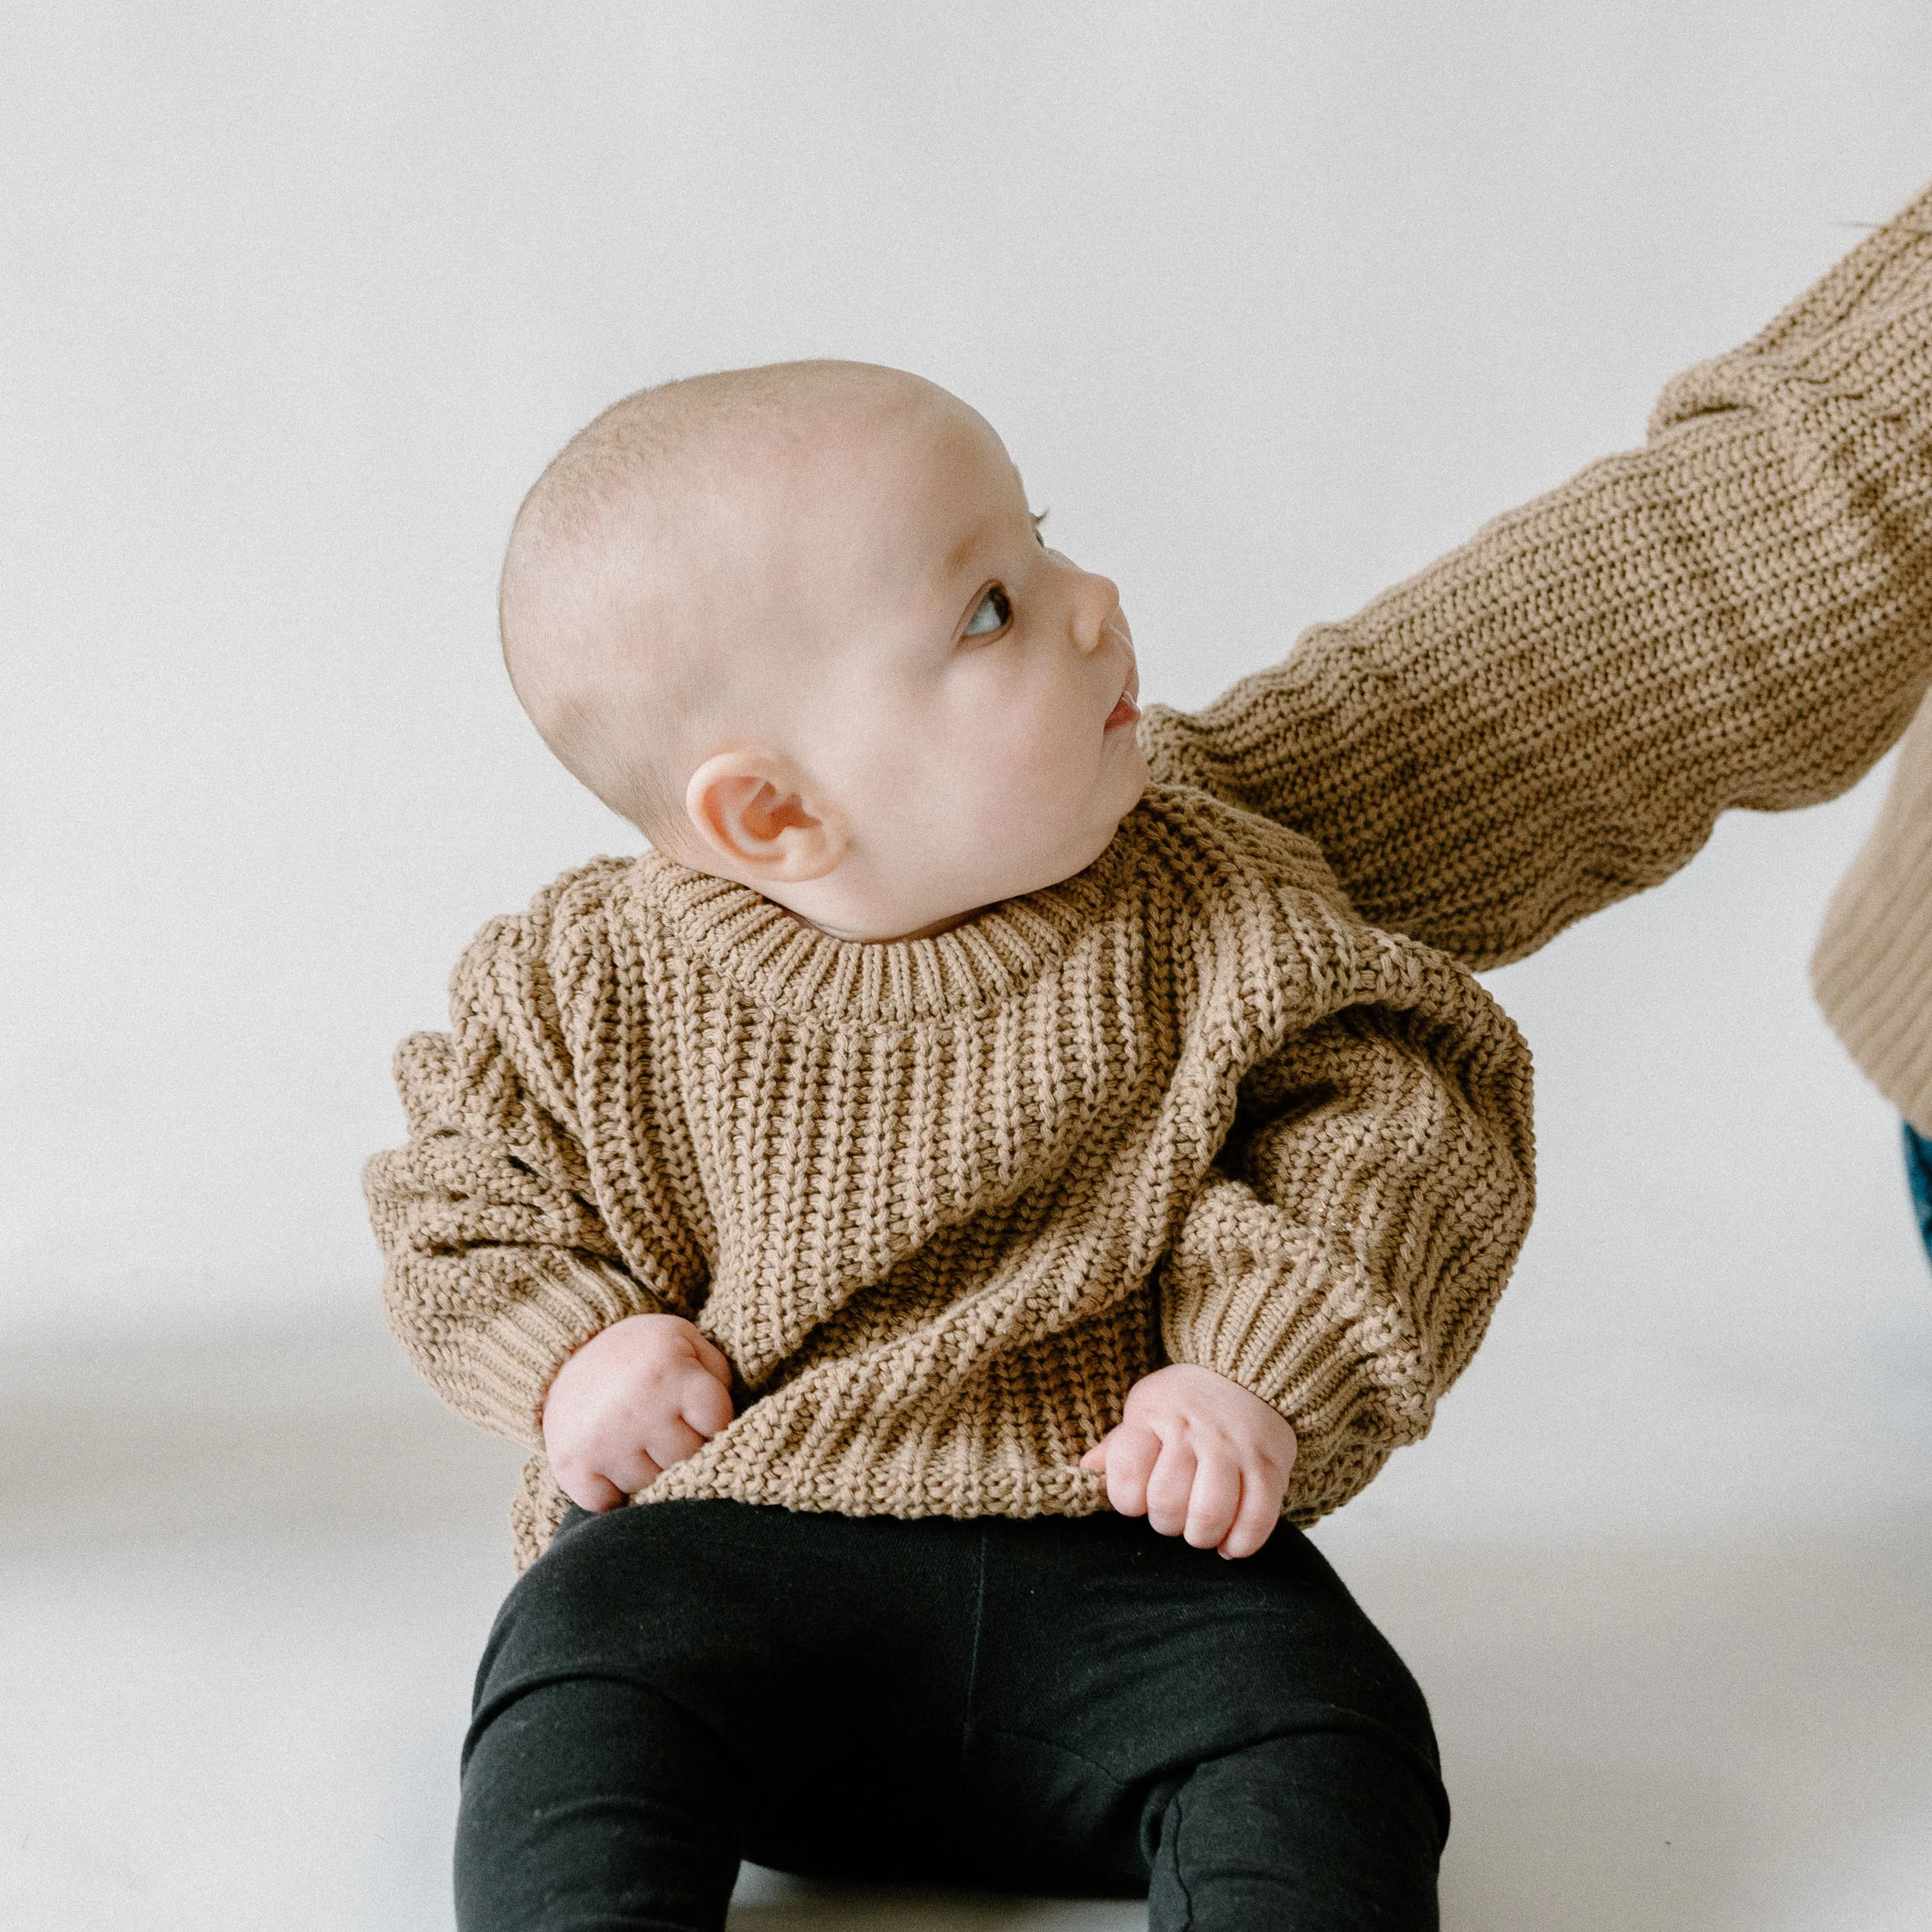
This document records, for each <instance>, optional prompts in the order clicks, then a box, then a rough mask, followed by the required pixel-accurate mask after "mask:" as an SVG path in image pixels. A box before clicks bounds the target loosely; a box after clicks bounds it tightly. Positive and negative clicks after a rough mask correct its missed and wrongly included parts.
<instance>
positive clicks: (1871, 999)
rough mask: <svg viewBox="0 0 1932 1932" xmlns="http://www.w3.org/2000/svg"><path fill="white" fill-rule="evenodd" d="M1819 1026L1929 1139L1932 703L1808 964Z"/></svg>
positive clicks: (1918, 721)
mask: <svg viewBox="0 0 1932 1932" xmlns="http://www.w3.org/2000/svg"><path fill="white" fill-rule="evenodd" d="M1811 981H1812V984H1813V986H1814V987H1815V988H1816V989H1817V994H1818V1004H1820V1006H1821V1007H1823V1008H1824V1010H1825V1017H1826V1019H1829V1021H1830V1022H1832V1025H1833V1026H1834V1027H1835V1028H1837V1029H1838V1037H1839V1038H1840V1039H1841V1040H1843V1042H1844V1043H1845V1046H1846V1049H1847V1050H1848V1051H1849V1052H1850V1054H1851V1055H1852V1058H1853V1059H1854V1060H1855V1061H1857V1062H1858V1064H1859V1065H1860V1066H1861V1067H1863V1068H1864V1070H1865V1072H1866V1073H1867V1075H1869V1076H1870V1079H1871V1081H1872V1083H1873V1085H1874V1086H1876V1088H1878V1090H1879V1092H1880V1093H1882V1094H1883V1095H1884V1096H1885V1098H1886V1099H1887V1100H1889V1101H1890V1102H1891V1104H1892V1105H1893V1106H1894V1107H1896V1108H1897V1109H1898V1111H1899V1112H1900V1113H1901V1114H1903V1115H1904V1116H1905V1118H1906V1119H1907V1120H1908V1121H1910V1122H1911V1123H1912V1125H1913V1126H1914V1127H1916V1128H1917V1129H1918V1131H1919V1132H1920V1133H1921V1134H1925V1135H1932V699H1928V700H1927V701H1926V702H1925V703H1923V704H1921V706H1919V707H1918V716H1917V717H1916V718H1914V719H1913V720H1912V728H1911V729H1910V730H1909V731H1907V732H1906V734H1905V742H1904V743H1903V745H1900V748H1899V753H1898V769H1897V771H1896V772H1894V773H1893V774H1892V780H1891V790H1889V791H1888V792H1887V793H1885V804H1884V806H1883V808H1882V809H1881V810H1880V811H1879V817H1878V823H1876V825H1874V826H1873V827H1872V830H1871V836H1870V838H1867V840H1866V841H1865V843H1864V847H1863V849H1862V850H1861V851H1860V852H1859V853H1858V856H1857V857H1856V858H1855V859H1853V860H1852V866H1851V869H1850V870H1849V871H1848V872H1846V874H1845V876H1844V877H1843V880H1841V882H1840V883H1839V886H1838V890H1837V892H1835V893H1834V894H1833V895H1832V904H1831V907H1830V908H1829V910H1828V911H1827V913H1826V916H1825V926H1824V930H1823V932H1820V935H1818V947H1817V951H1816V952H1815V953H1814V954H1813V955H1812V959H1811Z"/></svg>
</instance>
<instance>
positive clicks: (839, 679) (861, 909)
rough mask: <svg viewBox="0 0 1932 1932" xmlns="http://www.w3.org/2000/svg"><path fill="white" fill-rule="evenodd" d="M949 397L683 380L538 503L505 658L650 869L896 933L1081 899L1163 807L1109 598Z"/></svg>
mask: <svg viewBox="0 0 1932 1932" xmlns="http://www.w3.org/2000/svg"><path fill="white" fill-rule="evenodd" d="M1036 525H1037V519H1036V518H1035V517H1034V516H1033V515H1032V514H1031V511H1029V509H1028V505H1027V499H1026V494H1025V490H1023V488H1022V486H1021V483H1020V478H1019V472H1018V471H1017V470H1016V469H1015V468H1014V467H1013V461H1012V459H1011V458H1010V457H1009V456H1008V455H1007V452H1006V450H1005V449H1004V446H1002V445H1001V442H1000V440H999V438H998V437H997V436H995V434H994V433H993V431H992V428H990V427H989V425H988V424H987V423H986V422H985V421H984V419H982V418H981V417H980V416H977V415H976V414H975V413H974V411H972V410H970V409H968V407H966V405H965V404H964V403H962V402H961V401H959V399H958V398H956V397H953V396H951V395H948V394H947V392H945V391H944V389H938V388H936V387H935V386H934V385H933V384H932V383H927V382H923V381H922V380H920V379H919V378H918V377H915V376H908V375H904V374H901V373H900V372H899V371H896V370H891V369H882V368H874V367H873V366H871V365H869V364H865V363H853V362H798V363H783V364H779V365H775V366H774V367H772V368H764V369H747V370H740V371H732V372H730V373H727V374H722V375H715V376H699V377H693V378H691V380H688V381H685V382H679V383H667V384H666V385H664V386H663V387H662V388H660V389H647V390H645V391H643V392H641V393H640V394H639V395H634V396H631V397H628V398H625V400H624V401H622V402H620V403H618V404H616V405H615V406H614V407H612V408H610V409H609V410H606V411H605V412H604V414H603V415H601V416H599V417H598V419H596V421H595V422H593V423H592V424H591V425H589V428H586V429H585V430H584V431H582V432H581V433H580V434H579V435H577V437H575V438H574V440H572V441H571V443H570V444H569V445H568V446H567V447H566V448H565V450H564V451H563V452H562V455H559V457H558V458H556V461H555V462H553V463H551V465H550V467H549V468H548V469H546V470H545V471H544V474H543V475H542V476H541V478H539V479H538V482H537V484H536V486H535V488H534V489H532V490H531V492H530V493H529V496H528V497H527V498H526V499H525V500H524V503H523V508H522V509H521V510H520V511H519V512H518V514H517V521H516V525H515V527H514V529H513V530H512V532H511V537H510V547H509V554H508V556H507V558H506V559H505V562H504V565H503V584H502V604H501V609H502V628H503V654H504V658H505V662H506V663H507V664H508V667H509V670H510V676H511V681H512V682H513V683H514V685H515V687H516V690H517V696H518V697H520V699H521V700H522V701H523V706H524V708H525V709H526V710H527V711H528V712H529V715H530V716H531V718H532V721H534V722H535V724H536V727H537V728H538V730H539V731H540V732H541V733H542V734H543V736H544V741H545V742H547V744H548V745H550V748H551V749H552V750H553V751H555V752H556V754H557V755H558V757H560V758H561V759H562V760H563V762H564V763H565V765H567V766H568V767H569V768H570V769H571V771H572V772H574V773H575V774H576V775H577V777H578V778H581V779H582V780H583V782H584V783H585V784H587V785H588V786H589V787H590V789H591V790H592V791H594V792H595V793H596V794H597V795H598V797H600V798H601V799H603V800H604V802H605V803H606V804H607V805H610V806H611V807H613V808H614V809H615V810H616V811H618V812H619V813H620V814H622V816H623V817H625V818H627V819H628V820H631V823H634V824H635V825H636V826H637V827H638V828H639V829H640V830H641V831H642V832H643V833H644V835H646V837H647V838H649V840H650V841H651V842H652V844H654V845H655V846H657V847H658V848H659V849H660V850H662V851H664V852H665V853H667V854H668V855H669V856H670V857H672V858H674V859H679V860H680V861H682V862H683V863H685V865H691V866H694V867H697V868H698V869H700V870H701V871H707V872H712V873H715V874H718V875H719V876H721V877H725V878H729V879H735V880H737V881H738V882H739V883H741V884H743V885H746V886H751V887H752V888H753V889H754V890H756V891H757V892H762V893H763V894H764V895H766V897H767V898H772V899H775V900H776V901H778V902H779V903H780V904H782V905H784V906H787V907H790V909H791V910H793V912H795V913H797V914H798V915H799V916H800V917H802V918H803V919H808V920H809V921H810V922H811V923H813V924H814V925H815V926H820V927H822V928H823V929H824V930H825V931H826V932H832V933H835V934H838V935H840V936H841V937H844V938H853V939H887V938H899V937H902V936H904V935H909V934H913V933H919V932H928V931H933V930H938V929H943V928H944V926H947V925H949V924H952V923H954V922H957V921H958V920H959V919H963V918H965V916H968V914H970V913H974V912H975V911H977V910H979V909H980V907H983V906H986V905H989V904H992V903H994V902H995V901H998V900H1001V899H1005V898H1015V897H1017V896H1018V895H1020V894H1021V893H1023V892H1034V891H1037V890H1038V889H1040V887H1042V886H1049V885H1053V884H1055V883H1058V881H1060V880H1062V879H1065V878H1069V877H1072V876H1073V874H1074V873H1076V872H1077V871H1080V870H1081V869H1082V868H1084V867H1085V866H1086V865H1090V864H1091V862H1093V861H1094V859H1096V858H1097V857H1098V856H1100V853H1101V852H1102V851H1103V850H1104V849H1105V847H1106V844H1107V843H1108V841H1109V839H1111V838H1112V836H1113V835H1114V829H1115V826H1117V825H1118V823H1120V821H1121V819H1122V818H1123V817H1124V816H1125V815H1126V814H1127V812H1129V811H1131V810H1132V809H1133V805H1134V804H1135V802H1136V800H1137V799H1139V796H1140V795H1141V793H1142V790H1143V789H1144V787H1145V784H1146V782H1147V767H1146V765H1145V762H1144V761H1143V760H1142V756H1141V753H1140V750H1139V745H1138V744H1137V743H1136V739H1135V735H1134V730H1133V724H1134V720H1135V719H1136V718H1137V717H1138V716H1139V712H1138V710H1137V709H1136V705H1135V699H1136V696H1137V695H1138V689H1139V685H1138V679H1137V675H1136V669H1135V664H1134V652H1133V640H1132V638H1131V637H1130V634H1129V633H1128V630H1127V620H1126V619H1125V618H1124V616H1122V614H1121V605H1120V597H1119V593H1118V592H1117V591H1116V590H1115V588H1114V586H1113V585H1112V583H1109V581H1108V580H1106V578H1105V577H1096V576H1094V574H1092V573H1091V572H1090V571H1084V570H1082V569H1080V568H1078V567H1077V566H1076V565H1074V564H1073V563H1071V562H1069V561H1068V560H1067V558H1065V557H1064V556H1061V554H1060V553H1058V551H1057V550H1048V549H1046V547H1044V546H1043V544H1042V543H1041V542H1040V539H1039V537H1038V534H1037V528H1036Z"/></svg>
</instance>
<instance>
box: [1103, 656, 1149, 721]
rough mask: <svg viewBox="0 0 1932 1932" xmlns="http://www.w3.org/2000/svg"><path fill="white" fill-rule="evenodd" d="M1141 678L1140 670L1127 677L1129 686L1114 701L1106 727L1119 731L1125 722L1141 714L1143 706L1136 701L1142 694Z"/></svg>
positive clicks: (1108, 714) (1133, 719)
mask: <svg viewBox="0 0 1932 1932" xmlns="http://www.w3.org/2000/svg"><path fill="white" fill-rule="evenodd" d="M1140 688H1141V680H1140V673H1139V671H1138V670H1136V671H1134V672H1132V673H1130V674H1129V676H1128V678H1127V689H1126V690H1124V691H1122V692H1121V694H1120V697H1118V699H1117V700H1115V705H1114V708H1113V709H1112V710H1111V711H1110V712H1108V713H1107V725H1106V728H1107V729H1108V730H1109V731H1118V730H1119V729H1120V728H1121V726H1122V725H1123V724H1133V721H1135V719H1136V718H1138V717H1139V715H1141V707H1140V706H1139V704H1138V703H1136V702H1135V700H1136V698H1138V697H1139V695H1140Z"/></svg>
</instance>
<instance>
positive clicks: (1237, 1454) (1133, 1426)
mask: <svg viewBox="0 0 1932 1932" xmlns="http://www.w3.org/2000/svg"><path fill="white" fill-rule="evenodd" d="M1080 1466H1081V1468H1082V1469H1094V1470H1104V1471H1105V1472H1106V1478H1107V1500H1108V1502H1110V1503H1111V1504H1112V1505H1113V1506H1114V1508H1115V1509H1117V1510H1118V1511H1120V1513H1121V1515H1123V1516H1145V1517H1146V1518H1147V1520H1148V1522H1149V1523H1151V1524H1152V1525H1153V1526H1154V1528H1155V1529H1157V1530H1158V1531H1160V1533H1161V1535H1163V1536H1185V1537H1186V1538H1187V1541H1189V1542H1190V1543H1191V1544H1193V1546H1194V1547H1195V1548H1196V1550H1220V1553H1221V1554H1222V1555H1223V1556H1253V1554H1254V1553H1255V1552H1256V1550H1259V1549H1260V1547H1262V1544H1265V1542H1267V1541H1268V1536H1269V1534H1270V1532H1272V1531H1273V1529H1274V1526H1275V1525H1276V1523H1278V1522H1279V1521H1280V1519H1281V1499H1282V1498H1283V1496H1285V1495H1286V1493H1287V1491H1288V1478H1289V1471H1291V1470H1292V1469H1293V1468H1294V1467H1295V1430H1294V1428H1293V1427H1292V1424H1290V1423H1289V1421H1288V1420H1287V1418H1286V1417H1284V1416H1283V1415H1281V1414H1280V1412H1278V1411H1277V1410H1275V1409H1271V1408H1270V1407H1269V1406H1268V1404H1267V1403H1265V1402H1264V1401H1262V1399H1261V1397H1259V1396H1258V1395H1250V1394H1249V1393H1248V1391H1247V1390H1246V1389H1244V1388H1242V1387H1241V1385H1240V1384H1239V1383H1238V1382H1230V1381H1229V1379H1227V1377H1226V1376H1217V1374H1216V1373H1214V1370H1212V1369H1201V1368H1196V1367H1193V1364H1190V1363H1187V1362H1170V1363H1169V1364H1168V1366H1167V1367H1166V1368H1164V1369H1157V1370H1155V1371H1154V1373H1153V1374H1152V1375H1151V1376H1142V1378H1141V1379H1140V1380H1139V1382H1136V1383H1135V1385H1133V1388H1130V1390H1128V1391H1127V1407H1126V1409H1125V1410H1124V1412H1123V1413H1122V1415H1121V1425H1120V1427H1118V1429H1113V1430H1109V1432H1108V1433H1107V1434H1106V1435H1105V1436H1103V1437H1102V1438H1101V1439H1100V1441H1099V1442H1097V1443H1096V1444H1095V1445H1094V1447H1093V1448H1091V1449H1090V1450H1088V1452H1087V1453H1086V1454H1085V1456H1083V1457H1081V1459H1080Z"/></svg>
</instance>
